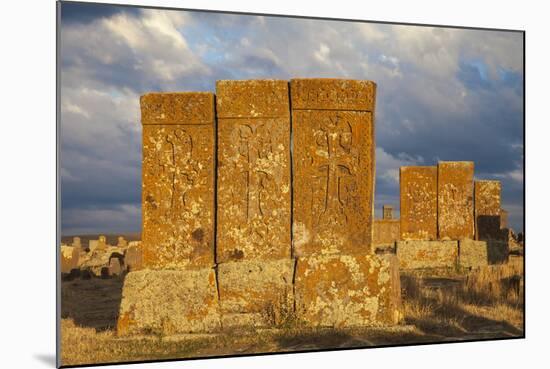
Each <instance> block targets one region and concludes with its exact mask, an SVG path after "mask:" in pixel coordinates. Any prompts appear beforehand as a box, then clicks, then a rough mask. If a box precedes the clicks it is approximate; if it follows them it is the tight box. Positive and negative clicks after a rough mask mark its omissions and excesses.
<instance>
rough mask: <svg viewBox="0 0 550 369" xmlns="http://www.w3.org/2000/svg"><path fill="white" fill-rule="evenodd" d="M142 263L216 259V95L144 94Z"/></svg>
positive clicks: (193, 263) (182, 264)
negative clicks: (214, 244) (214, 245)
mask: <svg viewBox="0 0 550 369" xmlns="http://www.w3.org/2000/svg"><path fill="white" fill-rule="evenodd" d="M141 109H142V124H143V168H142V175H143V188H142V202H143V206H142V211H143V215H142V217H143V234H142V240H143V244H142V245H143V265H144V266H145V267H148V268H160V269H171V268H175V269H180V268H193V267H201V266H211V265H213V264H214V247H213V241H214V234H213V232H214V227H213V225H214V219H213V217H214V96H213V94H211V93H159V94H156V93H155V94H147V95H144V96H142V98H141Z"/></svg>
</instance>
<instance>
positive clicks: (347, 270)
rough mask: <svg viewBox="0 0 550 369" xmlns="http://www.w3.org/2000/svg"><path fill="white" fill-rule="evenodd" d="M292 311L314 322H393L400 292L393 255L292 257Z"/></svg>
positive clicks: (331, 324) (326, 324) (337, 324)
mask: <svg viewBox="0 0 550 369" xmlns="http://www.w3.org/2000/svg"><path fill="white" fill-rule="evenodd" d="M295 278H296V279H295V294H296V316H297V318H298V319H299V320H301V321H302V322H304V323H306V324H307V325H310V326H314V327H337V328H341V327H353V326H377V325H394V324H397V323H398V322H399V320H400V319H401V316H402V312H401V292H400V282H399V271H398V265H397V260H396V258H395V256H394V255H385V256H379V255H323V256H312V257H303V258H298V262H297V266H296V277H295Z"/></svg>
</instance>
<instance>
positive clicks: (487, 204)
mask: <svg viewBox="0 0 550 369" xmlns="http://www.w3.org/2000/svg"><path fill="white" fill-rule="evenodd" d="M500 192H501V185H500V181H475V182H474V196H475V199H474V206H475V222H476V223H475V226H476V239H477V240H489V239H502V232H501V228H500Z"/></svg>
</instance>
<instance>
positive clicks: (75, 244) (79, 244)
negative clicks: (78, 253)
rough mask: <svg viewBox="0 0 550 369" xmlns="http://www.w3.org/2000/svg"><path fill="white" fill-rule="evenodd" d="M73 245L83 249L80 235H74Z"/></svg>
mask: <svg viewBox="0 0 550 369" xmlns="http://www.w3.org/2000/svg"><path fill="white" fill-rule="evenodd" d="M71 246H72V247H76V248H78V249H82V242H81V241H80V237H73V244H72V245H71Z"/></svg>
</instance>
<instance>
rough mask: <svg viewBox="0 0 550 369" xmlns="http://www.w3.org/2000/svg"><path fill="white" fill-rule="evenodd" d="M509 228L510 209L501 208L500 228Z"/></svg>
mask: <svg viewBox="0 0 550 369" xmlns="http://www.w3.org/2000/svg"><path fill="white" fill-rule="evenodd" d="M505 228H508V211H507V210H504V209H500V229H505Z"/></svg>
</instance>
